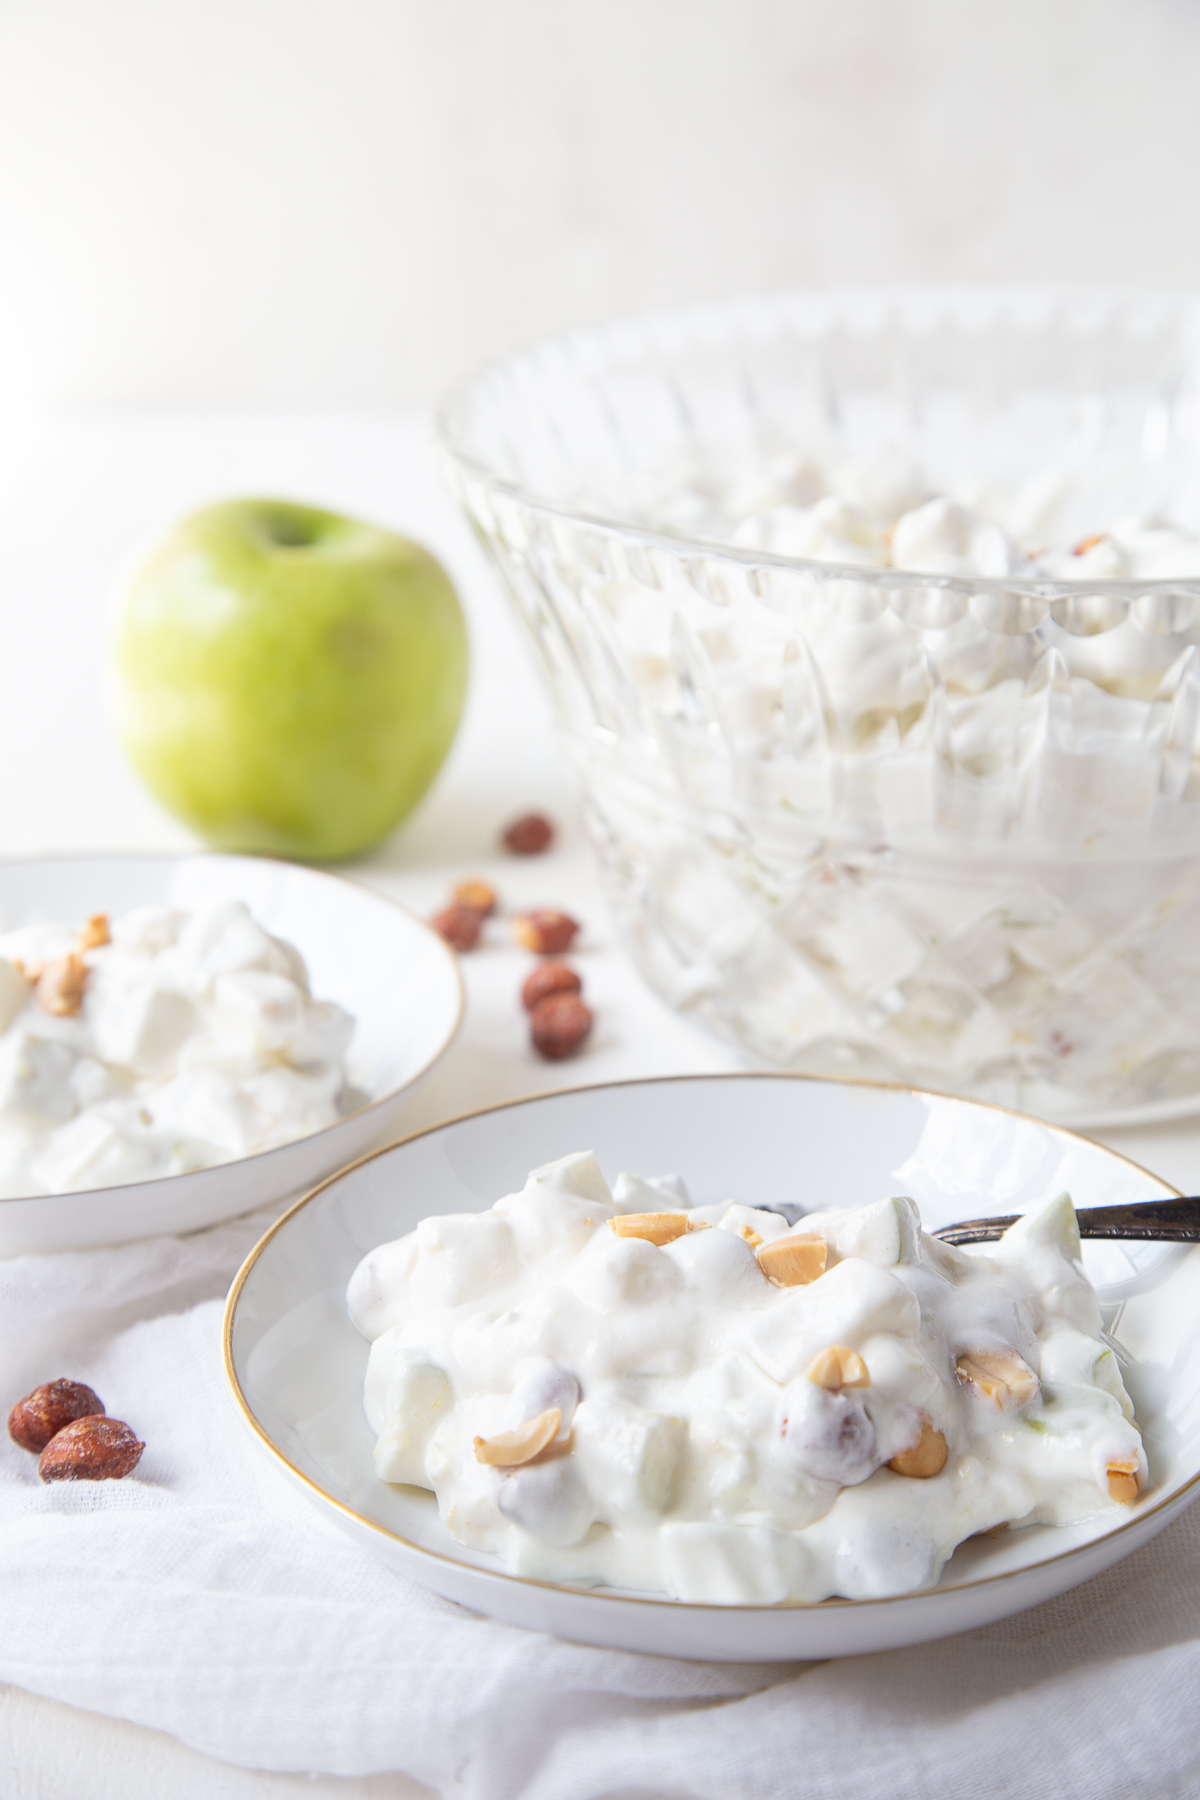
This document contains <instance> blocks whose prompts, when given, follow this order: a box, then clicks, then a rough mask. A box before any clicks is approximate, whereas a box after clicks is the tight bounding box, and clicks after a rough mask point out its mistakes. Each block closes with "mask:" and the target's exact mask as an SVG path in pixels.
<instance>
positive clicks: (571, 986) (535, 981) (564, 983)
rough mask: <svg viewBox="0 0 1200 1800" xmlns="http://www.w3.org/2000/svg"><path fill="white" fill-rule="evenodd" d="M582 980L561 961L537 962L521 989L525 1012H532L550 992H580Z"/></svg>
mask: <svg viewBox="0 0 1200 1800" xmlns="http://www.w3.org/2000/svg"><path fill="white" fill-rule="evenodd" d="M582 992H583V982H582V980H581V979H580V977H579V975H578V974H577V973H576V971H575V970H574V969H572V968H571V967H570V966H569V965H568V964H567V963H563V962H544V963H539V964H538V966H537V968H536V969H535V970H534V971H533V973H532V975H530V976H529V978H528V980H527V981H526V983H525V986H524V987H523V988H522V989H521V1001H522V1004H523V1005H524V1007H525V1010H526V1012H532V1011H533V1009H534V1007H535V1006H537V1004H538V1002H539V1001H541V1000H547V999H549V997H550V995H551V994H581V993H582Z"/></svg>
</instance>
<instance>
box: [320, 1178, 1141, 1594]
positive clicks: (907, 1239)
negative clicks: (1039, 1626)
mask: <svg viewBox="0 0 1200 1800" xmlns="http://www.w3.org/2000/svg"><path fill="white" fill-rule="evenodd" d="M347 1302H348V1307H349V1311H350V1316H351V1318H352V1320H353V1322H354V1324H355V1325H356V1327H357V1328H358V1330H359V1331H360V1332H361V1333H362V1334H363V1335H364V1336H365V1337H367V1338H368V1339H370V1340H371V1352H370V1358H369V1362H368V1367H367V1376H366V1384H365V1394H364V1399H365V1409H366V1415H367V1419H368V1422H369V1424H370V1426H371V1429H372V1431H373V1432H374V1433H375V1434H376V1436H377V1444H376V1449H375V1468H376V1472H377V1474H378V1475H379V1478H380V1479H381V1480H383V1481H387V1482H399V1483H407V1484H409V1485H412V1486H416V1487H421V1488H427V1489H431V1490H432V1491H433V1492H434V1493H435V1494H436V1496H437V1502H438V1507H439V1511H440V1514H441V1517H442V1519H443V1520H444V1522H445V1524H446V1526H447V1528H448V1529H449V1531H450V1532H451V1534H452V1535H453V1536H454V1537H455V1538H456V1539H458V1541H459V1542H461V1543H463V1544H465V1545H468V1546H470V1547H471V1548H473V1549H476V1550H483V1551H488V1552H491V1553H492V1554H494V1555H496V1556H497V1557H499V1558H500V1559H501V1561H502V1562H503V1564H504V1566H505V1568H506V1569H508V1570H509V1571H510V1572H511V1573H513V1574H516V1575H523V1576H530V1577H534V1578H537V1579H540V1580H547V1581H563V1582H572V1583H577V1584H595V1583H607V1584H610V1585H614V1586H618V1587H622V1588H634V1589H644V1590H650V1591H658V1592H665V1593H668V1594H670V1595H673V1596H674V1597H675V1598H677V1599H680V1600H688V1601H696V1602H706V1603H710V1604H728V1605H735V1604H758V1605H771V1604H775V1603H777V1602H780V1601H783V1600H788V1599H791V1600H802V1601H817V1600H822V1599H825V1598H827V1597H828V1596H830V1595H835V1594H836V1595H841V1596H844V1597H846V1598H850V1599H860V1598H864V1599H865V1598H876V1597H880V1596H884V1595H889V1594H899V1593H907V1592H909V1591H911V1590H913V1589H916V1588H920V1587H923V1586H927V1585H928V1584H930V1583H932V1582H934V1581H936V1580H937V1577H938V1575H939V1573H940V1571H941V1569H942V1567H943V1565H944V1563H945V1562H946V1560H947V1558H948V1557H949V1556H950V1555H951V1554H952V1553H953V1551H954V1548H955V1546H956V1545H958V1544H959V1543H961V1542H962V1541H963V1539H964V1538H967V1537H970V1536H972V1535H973V1534H974V1533H976V1532H980V1531H988V1530H991V1529H993V1528H995V1527H997V1526H1001V1525H1004V1524H1034V1523H1043V1524H1067V1523H1071V1522H1075V1521H1079V1520H1083V1519H1089V1518H1092V1517H1103V1516H1106V1515H1109V1514H1113V1515H1115V1514H1117V1513H1118V1512H1119V1509H1120V1508H1121V1506H1122V1505H1127V1504H1130V1503H1131V1502H1132V1501H1133V1499H1135V1498H1136V1495H1137V1491H1138V1487H1139V1485H1140V1484H1142V1483H1144V1482H1145V1480H1146V1459H1145V1455H1144V1452H1143V1449H1142V1444H1141V1438H1140V1435H1139V1432H1138V1429H1137V1427H1136V1425H1135V1424H1134V1421H1133V1408H1132V1405H1131V1403H1130V1401H1129V1398H1128V1395H1127V1394H1126V1392H1125V1388H1124V1385H1123V1383H1122V1381H1121V1376H1120V1371H1119V1369H1118V1367H1117V1362H1116V1357H1115V1355H1114V1353H1113V1351H1112V1349H1111V1348H1110V1346H1109V1345H1108V1344H1106V1342H1105V1341H1104V1337H1103V1335H1102V1331H1101V1322H1100V1311H1099V1305H1098V1302H1097V1299H1096V1295H1095V1292H1094V1290H1093V1288H1092V1286H1091V1284H1090V1283H1089V1281H1088V1279H1087V1277H1086V1275H1085V1274H1084V1271H1083V1266H1082V1262H1081V1259H1080V1248H1079V1236H1078V1228H1077V1224H1076V1220H1075V1214H1074V1209H1073V1207H1072V1205H1071V1202H1070V1200H1069V1198H1068V1197H1067V1196H1066V1195H1063V1196H1062V1197H1061V1198H1060V1199H1058V1200H1055V1201H1053V1202H1051V1203H1050V1204H1049V1205H1048V1206H1046V1207H1045V1208H1044V1209H1042V1210H1041V1211H1040V1212H1039V1213H1037V1214H1034V1215H1031V1216H1030V1217H1027V1218H1025V1219H1023V1220H1022V1221H1021V1222H1020V1223H1019V1224H1018V1225H1016V1226H1014V1227H1013V1228H1012V1230H1010V1231H1009V1232H1008V1233H1007V1234H1006V1235H1005V1237H1004V1238H1003V1239H1002V1240H1001V1241H1000V1242H999V1243H998V1244H997V1245H996V1246H995V1248H994V1250H993V1251H992V1252H991V1253H990V1254H989V1255H986V1256H983V1255H967V1254H966V1253H965V1252H963V1251H960V1250H955V1249H951V1248H948V1247H947V1246H945V1245H943V1244H941V1243H940V1242H939V1241H937V1240H936V1239H934V1238H931V1237H929V1236H928V1235H927V1234H926V1233H924V1232H923V1231H922V1229H921V1225H920V1218H919V1215H918V1212H917V1208H916V1206H915V1205H914V1203H913V1202H912V1201H911V1200H906V1199H896V1200H884V1201H881V1202H879V1203H878V1204H876V1205H872V1206H866V1207H860V1208H857V1209H853V1210H846V1211H832V1212H814V1213H809V1214H807V1215H805V1216H804V1217H802V1218H800V1219H799V1221H798V1222H797V1223H796V1224H794V1225H792V1224H789V1222H788V1221H787V1220H786V1219H785V1218H784V1217H783V1216H781V1214H779V1213H777V1212H774V1211H772V1210H771V1209H770V1208H760V1207H752V1206H745V1205H740V1204H732V1203H724V1202H723V1203H721V1204H719V1205H714V1206H699V1207H694V1206H691V1205H690V1203H689V1200H688V1196H687V1193H686V1189H685V1188H684V1186H683V1184H682V1182H681V1181H680V1180H679V1178H678V1177H673V1176H670V1177H659V1178H654V1179H648V1180H647V1179H642V1178H640V1177H638V1176H633V1175H621V1176H618V1178H617V1181H616V1185H615V1187H614V1189H613V1190H612V1191H611V1192H610V1191H609V1188H608V1185H607V1183H606V1182H605V1179H604V1177H603V1175H602V1173H601V1171H600V1168H599V1166H598V1165H597V1163H596V1160H595V1158H594V1157H593V1156H592V1155H591V1154H590V1153H580V1154H577V1155H573V1156H568V1157H564V1158H562V1159H561V1160H560V1161H558V1162H554V1163H550V1164H548V1165H547V1166H546V1167H544V1168H542V1169H537V1170H535V1171H534V1172H533V1173H532V1174H531V1175H530V1176H529V1178H528V1180H527V1182H526V1184H525V1186H524V1187H523V1188H522V1190H521V1191H520V1193H518V1194H511V1195H508V1196H507V1197H505V1198H504V1199H501V1200H498V1201H497V1202H496V1204H495V1205H494V1206H493V1207H492V1208H491V1209H490V1210H488V1211H485V1212H480V1213H462V1214H453V1215H448V1216H442V1217H432V1218H428V1219H425V1220H423V1221H422V1222H421V1224H420V1225H418V1226H417V1228H416V1230H415V1231H413V1232H410V1233H409V1234H408V1235H407V1236H406V1237H403V1238H400V1239H399V1240H397V1241H396V1242H394V1243H390V1244H384V1245H382V1246H380V1247H379V1248H378V1249H376V1250H373V1251H372V1252H371V1253H370V1254H369V1255H368V1256H367V1257H366V1258H364V1260H363V1261H362V1263H361V1264H360V1265H359V1267H358V1268H357V1270H356V1271H355V1273H354V1275H353V1277H352V1279H351V1281H350V1285H349V1289H348V1294H347Z"/></svg>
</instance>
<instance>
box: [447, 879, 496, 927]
mask: <svg viewBox="0 0 1200 1800" xmlns="http://www.w3.org/2000/svg"><path fill="white" fill-rule="evenodd" d="M454 900H455V904H456V905H458V906H473V907H474V908H475V911H476V912H481V913H482V914H483V916H484V918H485V919H486V918H487V917H488V915H489V914H490V913H494V912H495V910H496V890H495V888H494V887H490V886H489V885H488V883H487V882H486V881H479V880H473V881H460V882H459V883H458V884H457V886H456V887H455V889H454Z"/></svg>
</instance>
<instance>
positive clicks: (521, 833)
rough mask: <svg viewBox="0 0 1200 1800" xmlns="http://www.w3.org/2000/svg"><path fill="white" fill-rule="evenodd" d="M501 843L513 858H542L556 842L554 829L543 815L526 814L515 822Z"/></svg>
mask: <svg viewBox="0 0 1200 1800" xmlns="http://www.w3.org/2000/svg"><path fill="white" fill-rule="evenodd" d="M500 841H501V843H502V844H503V845H504V848H505V849H506V850H508V851H510V852H511V853H512V855H513V856H540V855H541V854H542V852H543V851H544V850H548V849H549V848H550V846H551V844H552V843H553V842H554V827H553V825H552V824H551V823H550V820H549V819H547V818H546V817H545V815H544V814H542V813H525V814H524V816H523V817H522V818H519V819H514V820H513V822H512V824H511V825H510V826H508V828H507V830H506V831H505V832H504V833H503V834H502V836H501V839H500Z"/></svg>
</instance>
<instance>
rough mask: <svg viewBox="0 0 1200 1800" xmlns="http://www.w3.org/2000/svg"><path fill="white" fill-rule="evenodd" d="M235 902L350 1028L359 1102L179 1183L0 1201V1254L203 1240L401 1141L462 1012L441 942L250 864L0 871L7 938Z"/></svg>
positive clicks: (74, 864)
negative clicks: (189, 1234) (39, 924)
mask: <svg viewBox="0 0 1200 1800" xmlns="http://www.w3.org/2000/svg"><path fill="white" fill-rule="evenodd" d="M222 900H242V901H244V902H245V903H246V905H247V906H248V907H249V908H250V911H251V912H252V913H253V915H254V917H255V918H256V919H257V920H258V921H259V923H260V924H262V925H264V926H265V927H266V929H267V930H268V931H270V932H272V933H274V934H275V935H276V936H277V937H282V938H286V939H287V940H288V942H289V943H291V944H294V945H295V946H296V948H297V949H298V950H299V951H300V953H301V955H302V956H303V958H304V960H305V962H306V963H307V965H308V972H309V976H310V978H311V982H312V990H313V993H314V994H315V995H317V997H318V998H319V999H322V1000H335V1001H336V1002H337V1003H338V1005H339V1006H343V1007H345V1009H346V1011H347V1012H349V1013H352V1014H353V1016H354V1019H355V1030H354V1037H353V1039H352V1040H351V1043H350V1048H349V1050H348V1052H347V1054H346V1073H347V1079H348V1082H349V1085H350V1086H351V1087H352V1088H354V1089H355V1090H357V1092H358V1093H360V1094H362V1095H363V1096H364V1097H365V1098H364V1100H363V1103H362V1105H361V1106H360V1107H359V1108H358V1109H357V1111H355V1112H353V1113H349V1114H347V1116H346V1117H345V1118H343V1119H339V1120H338V1122H337V1123H336V1124H335V1125H327V1126H326V1127H325V1128H324V1129H323V1130H321V1131H314V1132H311V1133H310V1134H309V1135H308V1136H307V1137H303V1138H298V1139H297V1140H296V1142H295V1143H292V1144H284V1145H282V1146H281V1147H280V1148H279V1149H277V1150H265V1151H262V1152H261V1153H260V1154H259V1155H257V1156H246V1157H240V1158H238V1160H237V1161H235V1162H228V1163H219V1164H218V1165H217V1166H216V1167H215V1168H212V1169H198V1170H196V1171H194V1172H193V1173H190V1174H187V1175H168V1176H163V1177H161V1178H160V1179H158V1180H156V1181H138V1182H132V1183H130V1184H128V1185H126V1186H122V1187H106V1188H93V1189H88V1190H85V1191H83V1192H80V1193H76V1194H50V1195H46V1194H38V1195H30V1196H29V1197H27V1198H19V1199H12V1200H0V1255H2V1256H14V1255H17V1254H19V1253H20V1252H22V1251H29V1250H81V1249H91V1248H94V1247H96V1246H98V1245H101V1244H122V1243H128V1242H129V1241H130V1240H131V1239H134V1238H141V1237H154V1236H157V1235H158V1234H159V1233H160V1232H170V1233H176V1232H182V1231H197V1230H199V1229H200V1228H201V1227H203V1226H205V1225H213V1224H216V1223H217V1221H218V1220H221V1219H231V1218H236V1216H237V1215H238V1214H239V1213H244V1212H249V1211H250V1210H251V1209H252V1208H254V1207H258V1206H265V1205H267V1204H268V1202H270V1201H273V1200H278V1201H283V1200H286V1199H287V1198H289V1197H290V1196H291V1195H294V1194H299V1193H302V1192H303V1190H304V1189H305V1188H307V1187H311V1186H312V1184H313V1182H315V1181H320V1180H321V1178H322V1177H323V1176H325V1175H328V1174H329V1173H330V1172H331V1170H333V1169H339V1168H342V1167H344V1165H345V1164H346V1163H348V1162H351V1161H352V1160H353V1159H354V1158H355V1157H356V1156H361V1155H362V1154H363V1152H364V1151H365V1150H368V1149H370V1147H371V1146H372V1145H373V1144H378V1143H380V1142H381V1141H383V1140H384V1139H386V1138H388V1137H391V1136H394V1134H395V1132H396V1130H397V1129H398V1121H399V1114H400V1110H401V1108H402V1107H403V1105H404V1100H405V1095H406V1092H407V1090H408V1089H409V1088H411V1086H412V1085H413V1083H414V1082H415V1081H417V1080H418V1079H419V1078H420V1077H421V1076H422V1075H423V1074H425V1072H426V1071H427V1070H428V1069H430V1068H432V1066H433V1064H434V1063H435V1062H436V1061H437V1059H438V1057H439V1056H440V1055H441V1054H442V1052H443V1050H445V1049H446V1047H447V1045H448V1044H449V1043H450V1041H451V1039H452V1038H453V1036H454V1034H455V1032H456V1031H457V1029H458V1026H459V1021H460V1019H461V1018H462V1011H463V988H462V979H461V977H460V975H459V972H458V963H457V960H456V958H455V956H454V953H453V951H451V950H450V949H449V948H448V947H447V945H446V944H444V943H443V942H442V940H441V938H440V937H438V935H437V933H436V932H433V931H431V930H430V929H429V927H428V926H426V925H423V924H421V922H420V921H419V920H418V919H415V918H413V916H412V915H411V914H410V913H407V912H405V911H404V909H403V908H402V907H399V906H396V905H395V904H394V903H393V902H392V901H390V900H385V899H384V898H383V897H382V896H381V895H379V894H374V893H371V892H370V891H369V889H367V888H363V887H359V886H357V885H356V884H355V883H354V882H350V881H345V880H343V879H341V878H340V877H339V876H336V875H327V874H324V873H321V872H320V871H318V870H315V869H305V868H300V867H298V866H297V865H295V864H292V863H283V862H272V861H268V860H266V859H264V858H261V857H251V856H217V855H203V854H202V855H196V856H73V857H51V858H46V859H44V860H38V861H28V862H24V861H23V862H2V863H0V929H2V930H5V931H8V930H11V929H12V928H13V927H15V926H18V925H25V924H31V923H33V922H34V921H36V920H39V919H67V920H70V919H83V918H87V917H88V916H89V915H90V914H91V913H95V912H107V913H110V914H116V913H122V912H128V911H129V910H130V909H131V908H132V907H135V906H175V907H180V908H183V909H186V910H191V909H194V908H196V907H199V906H208V905H212V904H213V903H215V902H219V901H222Z"/></svg>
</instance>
